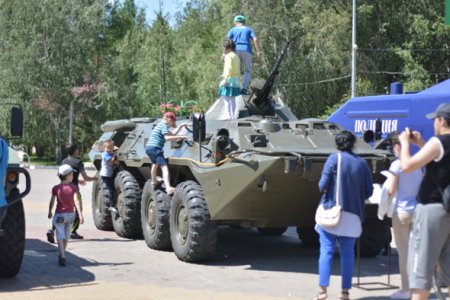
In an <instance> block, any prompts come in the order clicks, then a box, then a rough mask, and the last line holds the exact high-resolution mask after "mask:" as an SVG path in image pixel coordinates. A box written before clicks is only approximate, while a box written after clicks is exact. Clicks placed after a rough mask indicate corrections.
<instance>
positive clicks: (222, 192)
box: [90, 49, 390, 262]
mask: <svg viewBox="0 0 450 300" xmlns="http://www.w3.org/2000/svg"><path fill="white" fill-rule="evenodd" d="M285 52H286V49H285V51H284V52H283V54H282V55H281V56H280V59H279V60H278V62H277V64H276V66H275V68H274V70H273V72H272V73H271V75H270V76H269V78H268V80H266V81H264V80H262V81H256V85H254V86H253V88H252V93H251V95H250V96H248V97H239V98H238V102H239V104H240V105H238V107H239V108H240V112H239V118H238V119H236V120H226V118H225V117H224V115H225V113H224V109H223V107H222V103H221V102H220V101H219V100H218V101H217V102H216V103H215V104H214V105H213V106H212V107H211V108H210V109H209V110H208V112H207V113H206V114H205V115H202V114H193V115H192V116H191V117H190V118H189V119H185V120H178V122H188V123H189V124H190V125H191V126H188V127H187V129H186V132H184V133H182V134H186V135H188V136H190V137H191V138H192V140H191V141H185V142H179V143H175V142H172V143H166V146H165V149H164V153H165V155H166V157H167V159H168V162H169V169H170V174H171V181H172V185H173V186H176V191H175V193H174V194H173V196H168V195H167V194H166V193H165V190H164V188H163V187H161V188H158V189H156V190H154V189H153V188H152V185H151V184H150V181H149V178H150V167H151V162H150V159H149V158H148V157H147V156H146V154H145V145H146V144H147V141H148V139H149V137H150V134H151V132H152V130H153V128H154V127H155V126H156V125H157V124H158V123H159V122H160V121H161V120H160V119H157V118H140V119H130V120H119V121H108V122H106V123H104V124H103V125H102V131H103V134H102V135H101V137H100V138H99V140H98V141H97V142H96V143H95V144H94V147H93V149H92V150H91V152H90V159H91V160H92V162H93V163H94V165H95V166H96V168H97V169H98V170H99V169H100V165H101V150H102V147H101V146H102V143H103V142H104V141H105V140H113V141H114V142H115V144H116V146H118V150H117V153H116V157H117V165H116V167H115V174H114V176H115V188H116V191H115V197H116V198H117V209H118V214H117V215H112V216H111V214H110V213H109V212H108V211H107V210H106V204H107V203H108V201H109V199H108V193H107V192H106V191H107V190H106V186H105V184H104V183H103V182H102V181H101V179H99V180H98V181H97V182H96V183H95V184H94V186H93V196H92V205H93V215H94V222H95V224H96V226H97V228H99V229H101V230H111V229H114V230H115V232H116V233H117V234H118V235H119V236H122V237H127V238H136V237H140V236H141V235H143V236H144V239H145V241H146V243H147V244H148V246H149V247H150V248H152V249H157V250H167V249H173V251H174V252H175V255H176V256H177V257H178V258H179V259H180V260H182V261H187V262H197V261H202V260H205V259H207V258H208V257H210V256H211V255H212V254H213V253H214V250H215V246H216V243H217V234H218V232H217V226H219V225H231V226H241V227H255V228H257V230H258V231H259V232H260V233H261V234H263V235H281V234H283V233H284V232H285V231H286V229H287V228H288V227H289V226H296V227H297V232H298V235H299V237H300V239H301V240H302V242H303V243H304V244H317V243H318V241H317V237H316V236H315V232H314V225H315V222H314V213H315V210H316V207H317V205H318V201H319V199H320V193H319V190H318V187H317V182H318V179H319V177H320V175H321V171H322V167H323V165H324V163H325V160H326V159H327V157H328V156H329V155H330V154H331V153H333V152H336V151H337V150H336V147H335V141H334V139H335V135H336V134H337V133H339V132H340V131H341V130H342V128H341V127H340V126H339V125H338V124H335V123H331V122H327V121H323V120H319V119H304V120H298V119H297V118H296V117H295V115H294V114H293V113H292V111H291V110H290V109H289V107H288V106H287V105H286V104H285V103H283V101H282V100H281V97H280V96H279V95H275V96H272V95H271V93H270V92H271V90H272V86H273V84H274V81H275V77H276V75H277V73H278V69H279V66H280V63H281V61H282V59H283V57H284V55H285ZM355 152H356V153H357V154H359V155H360V156H362V157H363V158H364V159H366V160H367V162H368V164H369V166H370V167H371V169H372V171H373V177H374V179H375V181H381V180H382V179H381V178H380V177H379V176H378V175H377V174H378V172H379V171H380V170H381V169H385V168H387V167H388V165H389V162H390V156H389V153H388V152H386V151H382V150H374V149H371V147H370V146H369V145H368V144H366V143H365V142H363V141H361V140H360V141H358V143H357V149H356V150H355ZM376 208H377V207H376V205H373V204H368V205H367V213H366V214H367V218H366V221H365V224H364V226H363V227H364V233H363V237H362V238H361V253H362V255H365V256H374V255H377V254H378V253H380V252H381V250H382V249H383V247H384V245H385V243H386V241H387V238H388V234H389V225H388V224H386V223H385V222H381V221H378V219H377V217H376Z"/></svg>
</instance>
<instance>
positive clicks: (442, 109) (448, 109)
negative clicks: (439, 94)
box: [426, 103, 450, 120]
mask: <svg viewBox="0 0 450 300" xmlns="http://www.w3.org/2000/svg"><path fill="white" fill-rule="evenodd" d="M426 117H427V119H434V118H437V117H443V118H444V119H446V120H450V103H442V104H441V105H439V106H438V108H437V109H436V111H435V112H434V113H429V114H427V115H426Z"/></svg>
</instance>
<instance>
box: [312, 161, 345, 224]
mask: <svg viewBox="0 0 450 300" xmlns="http://www.w3.org/2000/svg"><path fill="white" fill-rule="evenodd" d="M340 179H341V153H338V166H337V175H336V205H335V206H333V207H331V208H329V209H325V207H324V206H323V203H320V204H319V206H318V207H317V210H316V223H317V224H319V225H320V226H322V227H325V228H333V227H336V226H337V225H338V224H339V221H340V220H341V210H342V208H341V205H340V204H339V185H340V181H341V180H340Z"/></svg>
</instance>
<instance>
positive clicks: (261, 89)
mask: <svg viewBox="0 0 450 300" xmlns="http://www.w3.org/2000/svg"><path fill="white" fill-rule="evenodd" d="M288 46H289V42H287V43H286V45H285V46H284V49H283V52H282V53H281V55H280V57H279V58H278V61H277V63H276V65H275V68H274V69H273V71H272V72H271V73H270V75H269V77H268V78H267V80H263V79H255V80H254V82H252V93H251V94H250V97H249V98H248V100H246V101H245V102H246V105H247V108H248V110H249V113H250V115H262V116H273V115H274V108H273V106H272V105H271V97H270V93H271V91H272V88H273V85H274V84H275V79H276V77H277V75H278V73H279V69H280V65H281V62H282V61H283V59H284V57H285V56H286V53H287V48H288Z"/></svg>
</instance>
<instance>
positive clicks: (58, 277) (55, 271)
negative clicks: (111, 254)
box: [0, 239, 131, 292]
mask: <svg viewBox="0 0 450 300" xmlns="http://www.w3.org/2000/svg"><path fill="white" fill-rule="evenodd" d="M106 240H109V239H106ZM111 241H113V240H111ZM66 259H67V265H66V266H65V267H61V266H59V265H58V247H57V246H56V244H49V243H47V242H44V241H42V240H39V239H27V240H26V246H25V255H24V259H23V262H22V268H21V270H20V272H19V274H17V276H16V277H14V278H7V279H0V292H14V291H24V290H31V289H32V290H41V289H55V288H66V287H70V286H73V285H77V286H79V285H92V284H96V283H94V281H95V275H94V274H93V273H91V272H89V271H87V270H85V269H83V267H92V266H94V267H95V266H103V265H108V266H118V265H129V264H131V263H128V262H125V263H115V262H111V263H105V262H102V263H99V262H96V261H93V260H87V259H84V258H82V257H79V256H77V255H75V254H73V253H71V252H70V251H67V252H66Z"/></svg>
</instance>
